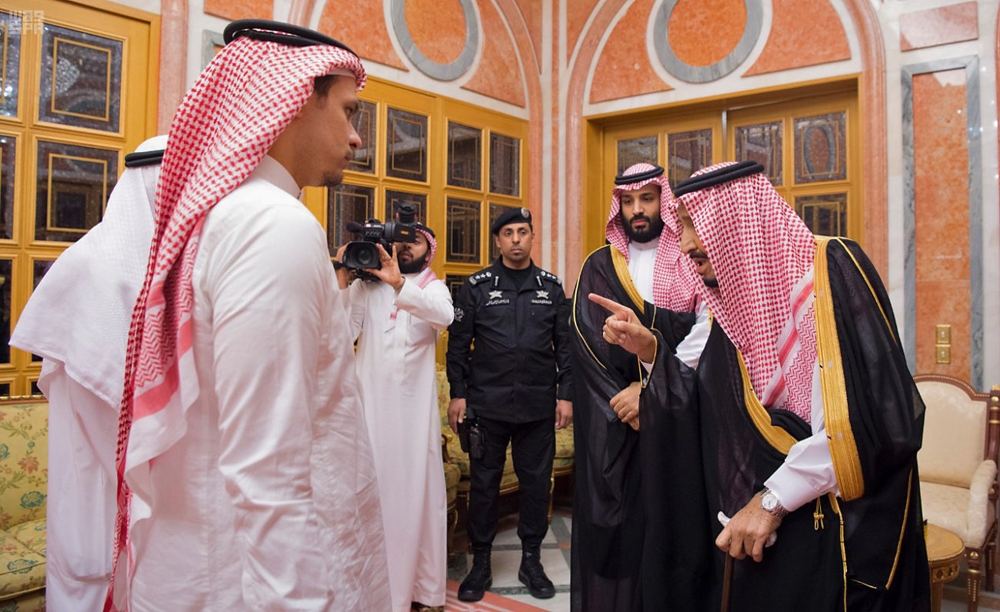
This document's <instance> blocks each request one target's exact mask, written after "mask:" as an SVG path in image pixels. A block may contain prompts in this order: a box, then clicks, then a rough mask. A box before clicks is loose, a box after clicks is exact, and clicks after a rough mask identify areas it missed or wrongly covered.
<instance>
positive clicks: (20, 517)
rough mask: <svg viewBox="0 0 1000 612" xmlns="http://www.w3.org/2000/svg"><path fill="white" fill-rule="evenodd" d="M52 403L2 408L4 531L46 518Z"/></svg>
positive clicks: (0, 504) (0, 525) (0, 521)
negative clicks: (49, 406)
mask: <svg viewBox="0 0 1000 612" xmlns="http://www.w3.org/2000/svg"><path fill="white" fill-rule="evenodd" d="M48 433H49V425H48V404H46V403H34V404H14V405H4V406H2V407H0V529H8V528H10V527H11V526H14V525H19V524H21V523H24V522H26V521H36V520H40V519H44V518H45V497H46V493H47V483H48V469H49V461H48V444H47V440H48Z"/></svg>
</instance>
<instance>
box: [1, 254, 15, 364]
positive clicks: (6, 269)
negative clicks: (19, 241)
mask: <svg viewBox="0 0 1000 612" xmlns="http://www.w3.org/2000/svg"><path fill="white" fill-rule="evenodd" d="M13 269H14V262H13V261H11V260H10V259H0V363H10V346H8V345H7V343H8V342H10V286H11V284H12V283H11V273H12V272H13Z"/></svg>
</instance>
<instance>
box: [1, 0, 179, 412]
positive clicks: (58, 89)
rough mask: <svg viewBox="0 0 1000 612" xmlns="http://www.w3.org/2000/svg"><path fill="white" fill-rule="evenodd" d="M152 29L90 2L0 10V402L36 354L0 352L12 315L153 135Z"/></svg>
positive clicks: (50, 1)
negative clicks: (134, 152)
mask: <svg viewBox="0 0 1000 612" xmlns="http://www.w3.org/2000/svg"><path fill="white" fill-rule="evenodd" d="M158 30H159V18H158V17H157V16H155V15H152V14H149V13H145V12H142V11H138V10H134V9H129V8H127V7H120V6H118V5H115V4H111V3H107V2H102V1H100V0H91V1H89V2H88V3H87V6H83V5H81V4H77V3H72V2H62V1H57V0H4V2H3V6H2V7H0V36H2V41H0V42H2V45H3V53H2V61H3V66H2V70H0V78H2V88H0V93H2V98H0V308H2V317H3V321H2V322H0V345H2V346H0V395H25V394H28V393H31V392H33V391H34V392H37V389H36V388H35V386H34V383H35V381H36V380H37V378H38V374H39V371H40V369H41V364H40V360H39V358H38V357H36V356H33V355H31V354H28V353H24V352H22V351H19V350H16V349H11V348H9V347H8V346H7V341H8V340H9V338H10V334H11V332H12V331H13V329H14V326H15V325H16V324H17V317H18V314H19V313H20V312H21V310H22V309H23V308H24V305H25V304H26V303H27V301H28V298H29V297H30V295H31V292H32V290H33V289H34V287H35V286H37V284H38V282H39V281H40V280H41V278H42V276H43V275H44V274H45V272H46V271H47V270H48V268H49V267H50V266H51V265H52V262H53V261H55V259H56V258H57V257H58V256H59V254H60V253H62V252H63V251H64V250H65V249H66V248H67V247H69V246H70V245H71V244H72V243H73V242H75V241H77V240H79V239H80V238H81V237H82V236H84V235H85V234H86V233H87V231H88V230H89V229H90V228H91V227H93V226H94V225H96V224H97V223H98V222H100V220H101V218H102V216H103V214H104V207H105V204H106V203H107V199H108V196H109V195H110V193H111V190H112V189H113V188H114V186H115V184H116V182H117V180H118V176H119V175H120V174H121V172H122V170H124V166H123V163H124V156H125V154H126V153H128V152H130V151H131V150H132V149H134V148H135V147H136V146H137V145H138V144H139V143H140V142H142V141H143V140H144V139H145V138H147V137H148V136H151V135H152V134H153V131H154V130H155V126H156V88H157V68H156V67H157V64H158V48H159V40H158V36H159V34H158Z"/></svg>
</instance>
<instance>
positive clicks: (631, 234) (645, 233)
mask: <svg viewBox="0 0 1000 612" xmlns="http://www.w3.org/2000/svg"><path fill="white" fill-rule="evenodd" d="M636 219H645V220H646V228H645V229H641V230H637V229H635V228H634V227H632V221H635V220H636ZM621 220H622V227H623V228H624V229H625V235H626V236H628V239H629V240H631V241H632V242H638V243H640V244H644V243H646V242H649V241H650V240H653V239H654V238H659V237H660V234H662V233H663V219H661V218H659V217H657V218H655V219H650V218H649V217H647V216H646V215H636V216H634V217H632V219H630V220H629V221H628V222H626V221H625V215H624V214H623V215H621Z"/></svg>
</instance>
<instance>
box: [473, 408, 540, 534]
mask: <svg viewBox="0 0 1000 612" xmlns="http://www.w3.org/2000/svg"><path fill="white" fill-rule="evenodd" d="M555 421H556V419H555V415H553V416H552V417H551V418H548V419H542V420H541V421H532V422H530V423H507V422H504V421H494V420H492V419H484V418H480V419H479V426H480V428H481V429H482V430H483V432H484V434H485V435H484V438H485V444H484V451H485V452H484V453H483V458H482V459H480V460H478V461H477V460H475V459H471V458H470V461H469V521H468V532H469V540H470V542H471V543H472V550H473V552H482V551H486V550H489V548H490V547H491V546H492V545H493V538H495V537H496V535H497V515H498V513H499V508H500V479H501V477H502V476H503V467H504V463H505V462H506V459H507V443H508V442H510V443H511V458H512V459H513V460H514V472H515V473H516V474H517V479H518V481H519V483H520V487H519V490H520V496H521V497H520V505H521V509H520V516H519V518H518V524H517V535H518V537H519V538H521V548H522V549H523V550H538V548H539V547H540V546H541V544H542V539H543V538H544V537H545V533H546V532H547V531H548V529H549V497H550V495H551V490H550V487H551V482H552V459H553V457H554V456H555V450H556V446H555V441H556V435H555Z"/></svg>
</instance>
